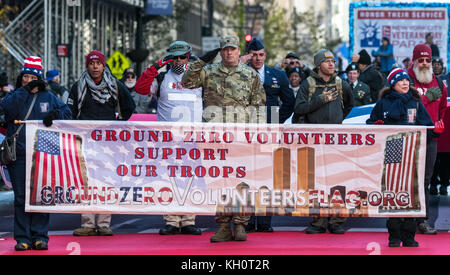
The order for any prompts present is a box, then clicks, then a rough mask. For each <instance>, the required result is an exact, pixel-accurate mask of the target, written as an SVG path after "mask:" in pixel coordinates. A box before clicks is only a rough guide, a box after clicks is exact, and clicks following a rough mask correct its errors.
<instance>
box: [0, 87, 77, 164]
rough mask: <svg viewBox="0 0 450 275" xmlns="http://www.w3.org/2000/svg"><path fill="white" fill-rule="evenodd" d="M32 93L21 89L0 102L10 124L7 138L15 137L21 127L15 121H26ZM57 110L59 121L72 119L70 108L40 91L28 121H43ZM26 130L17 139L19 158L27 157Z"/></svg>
mask: <svg viewBox="0 0 450 275" xmlns="http://www.w3.org/2000/svg"><path fill="white" fill-rule="evenodd" d="M33 95H34V94H32V93H30V92H28V91H27V90H26V89H25V88H23V87H22V88H19V89H17V90H16V91H14V92H10V93H8V95H7V96H6V97H5V98H3V99H2V100H1V101H0V107H1V108H2V109H3V111H4V113H5V120H6V122H7V123H8V129H7V132H6V136H7V137H10V136H13V135H14V133H15V132H16V131H17V129H18V128H19V126H20V125H18V124H14V120H24V119H25V116H26V115H27V112H28V109H29V108H30V105H31V102H32V101H33ZM53 110H56V111H57V112H58V115H59V119H72V113H71V111H70V109H69V107H68V106H67V105H66V104H64V103H62V102H61V100H59V99H58V98H57V97H56V96H55V95H54V94H53V93H52V92H50V91H48V90H46V91H40V92H38V94H37V98H36V102H35V103H34V107H33V109H32V111H31V114H30V116H29V117H28V119H27V120H43V119H44V118H45V117H46V116H47V114H48V113H49V112H50V111H53ZM25 128H26V127H22V129H21V130H20V132H19V138H18V139H17V149H16V152H17V156H18V157H20V156H22V157H23V156H25V137H26V133H25Z"/></svg>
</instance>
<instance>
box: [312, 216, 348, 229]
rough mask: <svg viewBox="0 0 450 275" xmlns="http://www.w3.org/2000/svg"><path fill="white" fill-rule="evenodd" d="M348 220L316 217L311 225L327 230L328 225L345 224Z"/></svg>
mask: <svg viewBox="0 0 450 275" xmlns="http://www.w3.org/2000/svg"><path fill="white" fill-rule="evenodd" d="M346 220H347V218H341V217H329V218H327V217H314V219H313V220H312V222H311V225H312V226H314V227H320V228H325V229H326V228H327V225H328V224H329V225H331V224H339V225H341V224H343V223H344V222H345V221H346Z"/></svg>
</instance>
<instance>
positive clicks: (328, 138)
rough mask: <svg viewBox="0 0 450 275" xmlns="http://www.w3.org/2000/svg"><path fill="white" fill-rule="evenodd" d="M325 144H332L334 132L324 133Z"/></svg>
mask: <svg viewBox="0 0 450 275" xmlns="http://www.w3.org/2000/svg"><path fill="white" fill-rule="evenodd" d="M325 144H326V145H330V144H334V134H325Z"/></svg>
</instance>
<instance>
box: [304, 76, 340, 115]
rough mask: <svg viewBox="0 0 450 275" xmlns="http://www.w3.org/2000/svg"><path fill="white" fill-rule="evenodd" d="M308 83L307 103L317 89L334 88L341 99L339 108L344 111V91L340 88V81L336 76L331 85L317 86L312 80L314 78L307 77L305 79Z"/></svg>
mask: <svg viewBox="0 0 450 275" xmlns="http://www.w3.org/2000/svg"><path fill="white" fill-rule="evenodd" d="M306 80H307V81H308V84H309V96H308V101H311V98H312V96H313V95H314V93H315V92H316V89H317V88H331V87H336V90H337V91H338V93H339V96H340V97H341V107H342V109H344V97H343V94H344V90H343V88H342V79H341V78H340V77H338V76H336V80H335V82H334V83H333V84H330V85H317V83H316V80H315V79H314V77H311V76H310V77H308V78H307V79H306Z"/></svg>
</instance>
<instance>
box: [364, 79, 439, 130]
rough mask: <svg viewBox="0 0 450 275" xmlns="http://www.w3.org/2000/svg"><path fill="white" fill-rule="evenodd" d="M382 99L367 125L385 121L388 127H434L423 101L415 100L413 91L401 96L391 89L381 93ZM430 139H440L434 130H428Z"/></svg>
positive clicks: (376, 105) (374, 108)
mask: <svg viewBox="0 0 450 275" xmlns="http://www.w3.org/2000/svg"><path fill="white" fill-rule="evenodd" d="M380 94H381V98H380V99H379V100H378V101H377V103H376V104H375V107H373V110H372V113H371V114H370V118H369V119H368V120H367V121H366V123H367V124H374V123H375V122H376V121H377V120H383V121H384V124H386V125H422V126H433V125H434V124H433V121H432V120H431V117H430V115H429V114H428V112H427V109H425V105H423V103H422V101H421V100H418V99H417V98H414V97H413V95H412V92H411V90H409V92H408V93H407V94H404V95H402V94H400V93H397V92H395V91H393V90H392V89H391V88H386V89H384V90H382V91H381V92H380ZM427 135H428V137H430V138H436V137H439V134H436V133H435V132H434V131H433V129H428V130H427Z"/></svg>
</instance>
